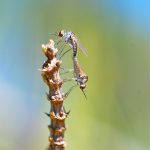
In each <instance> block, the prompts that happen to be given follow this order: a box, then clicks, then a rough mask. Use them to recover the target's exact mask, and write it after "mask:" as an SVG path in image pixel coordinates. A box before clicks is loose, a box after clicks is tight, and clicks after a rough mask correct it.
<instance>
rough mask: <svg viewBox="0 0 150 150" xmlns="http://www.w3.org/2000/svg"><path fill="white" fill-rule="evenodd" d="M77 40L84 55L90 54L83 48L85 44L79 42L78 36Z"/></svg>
mask: <svg viewBox="0 0 150 150" xmlns="http://www.w3.org/2000/svg"><path fill="white" fill-rule="evenodd" d="M74 36H75V35H74ZM75 40H76V43H77V45H78V46H79V48H80V49H81V50H82V52H83V54H84V55H86V56H87V53H88V51H87V49H86V48H85V47H84V46H83V44H82V43H81V42H80V41H79V39H78V38H77V37H76V36H75Z"/></svg>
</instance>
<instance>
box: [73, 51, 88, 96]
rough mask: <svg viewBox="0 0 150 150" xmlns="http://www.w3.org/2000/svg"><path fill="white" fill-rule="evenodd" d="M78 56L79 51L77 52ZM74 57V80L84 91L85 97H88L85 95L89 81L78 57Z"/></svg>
mask: <svg viewBox="0 0 150 150" xmlns="http://www.w3.org/2000/svg"><path fill="white" fill-rule="evenodd" d="M76 55H77V50H76ZM76 55H75V56H73V65H74V78H75V81H76V82H77V84H79V86H80V89H81V90H82V92H83V94H84V96H85V97H86V95H85V93H84V89H85V88H86V82H87V81H88V76H87V74H86V73H85V72H84V71H83V70H82V69H81V67H80V65H79V62H78V59H77V57H76Z"/></svg>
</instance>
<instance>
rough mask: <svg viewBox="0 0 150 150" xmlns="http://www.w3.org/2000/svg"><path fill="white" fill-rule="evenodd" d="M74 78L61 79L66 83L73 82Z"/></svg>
mask: <svg viewBox="0 0 150 150" xmlns="http://www.w3.org/2000/svg"><path fill="white" fill-rule="evenodd" d="M75 80H76V79H75V78H71V79H63V82H68V81H75Z"/></svg>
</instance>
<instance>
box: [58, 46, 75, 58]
mask: <svg viewBox="0 0 150 150" xmlns="http://www.w3.org/2000/svg"><path fill="white" fill-rule="evenodd" d="M70 50H72V48H70V49H68V50H67V51H65V52H64V53H63V54H62V55H61V56H60V57H59V59H61V58H62V57H63V56H64V55H65V54H66V53H68V52H69V51H70Z"/></svg>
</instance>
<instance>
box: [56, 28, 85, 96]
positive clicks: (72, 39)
mask: <svg viewBox="0 0 150 150" xmlns="http://www.w3.org/2000/svg"><path fill="white" fill-rule="evenodd" d="M55 35H58V36H59V37H60V38H61V39H60V40H62V39H63V40H64V41H65V43H66V44H68V45H69V46H70V48H71V49H72V50H73V66H74V69H73V70H74V78H73V79H74V80H75V81H76V82H77V84H78V85H79V86H80V89H81V90H82V92H83V93H84V89H85V87H86V82H87V81H88V76H87V75H86V74H85V73H84V72H83V70H82V69H81V67H80V65H79V62H78V59H77V52H78V50H77V49H78V47H79V48H80V49H81V50H82V52H83V53H84V54H85V55H87V50H86V48H84V47H83V46H82V44H81V43H80V42H79V40H78V38H77V37H76V36H75V34H74V33H73V32H71V31H69V32H66V31H64V30H61V31H60V32H59V33H58V34H55ZM71 49H69V50H67V51H66V52H64V53H63V54H62V56H61V57H60V58H62V57H63V56H64V54H66V53H67V52H69V51H70V50H71ZM62 50H63V49H62ZM60 53H62V51H61V52H60ZM74 87H75V86H73V87H72V88H71V89H70V90H69V91H68V92H67V93H70V91H71V90H72V89H73V88H74ZM84 95H85V93H84ZM85 97H86V95H85Z"/></svg>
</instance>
